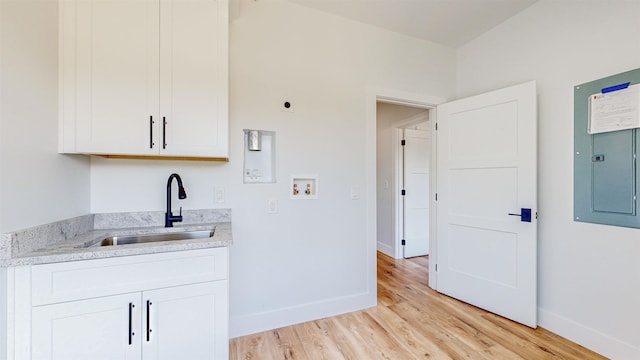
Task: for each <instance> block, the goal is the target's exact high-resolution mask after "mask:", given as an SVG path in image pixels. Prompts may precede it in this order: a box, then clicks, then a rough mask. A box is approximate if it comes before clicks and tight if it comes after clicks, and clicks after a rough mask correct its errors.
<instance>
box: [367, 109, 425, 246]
mask: <svg viewBox="0 0 640 360" xmlns="http://www.w3.org/2000/svg"><path fill="white" fill-rule="evenodd" d="M418 115H420V116H421V117H422V119H423V121H426V120H428V112H427V110H426V109H419V108H413V107H408V106H402V105H393V104H386V103H378V104H377V124H376V128H377V133H376V140H377V143H376V155H377V161H376V165H377V167H376V178H377V189H376V193H377V198H376V200H377V219H378V223H377V226H378V231H377V234H378V250H379V251H382V252H384V253H385V254H387V255H389V256H392V257H394V258H396V257H401V254H397V252H396V244H395V241H394V239H395V236H396V227H395V217H396V212H395V210H396V203H395V200H396V197H395V196H394V193H395V191H396V183H397V180H398V174H397V169H396V160H397V155H398V151H397V149H395V146H397V145H399V144H398V142H397V137H398V132H397V131H396V129H397V128H398V127H399V126H402V125H407V120H408V119H410V118H412V117H415V116H418ZM425 124H426V122H425Z"/></svg>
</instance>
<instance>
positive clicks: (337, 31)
mask: <svg viewBox="0 0 640 360" xmlns="http://www.w3.org/2000/svg"><path fill="white" fill-rule="evenodd" d="M230 54H231V58H230V60H231V61H230V63H231V69H230V74H231V75H230V76H231V79H230V89H231V94H230V96H231V101H230V111H231V124H230V129H231V138H230V143H231V148H230V156H231V161H230V163H228V164H219V163H203V162H194V163H186V162H161V161H157V162H154V161H132V160H115V161H114V160H104V159H94V160H92V164H91V168H92V176H91V187H92V189H91V210H92V211H93V212H115V211H130V210H160V209H163V208H164V193H165V185H166V179H167V177H168V175H169V174H170V173H171V172H173V171H177V172H178V173H180V174H181V175H182V178H183V180H184V183H185V184H184V185H185V188H186V191H187V193H188V198H187V199H186V200H184V201H174V206H176V207H177V206H179V205H183V206H184V208H185V209H189V208H208V207H216V206H220V207H230V208H232V210H233V233H234V234H233V235H234V244H233V246H232V247H231V262H230V267H231V268H230V272H231V274H230V292H231V295H230V304H231V309H230V311H231V335H232V336H238V335H243V334H248V333H251V332H256V331H260V330H264V329H271V328H275V327H279V326H283V325H287V324H291V323H296V322H301V321H306V320H310V319H314V318H319V317H324V316H328V315H332V314H336V313H342V312H347V311H351V310H354V309H358V308H362V307H366V306H370V305H372V304H374V303H375V301H376V298H375V271H371V269H374V268H373V267H372V262H374V261H375V258H374V255H373V254H374V252H373V251H374V250H375V243H374V242H367V239H366V229H367V224H366V219H365V215H366V214H367V212H366V209H367V206H375V205H374V201H373V200H374V199H372V198H368V197H367V196H366V195H365V194H367V192H368V189H367V188H366V184H367V179H366V176H365V173H366V171H365V170H366V169H365V168H366V158H367V154H366V151H365V145H366V138H365V127H366V125H367V124H366V119H367V117H366V113H367V109H366V93H367V89H368V88H370V87H376V88H388V89H396V90H399V91H407V92H413V93H426V94H432V95H434V96H441V97H450V96H451V95H452V94H453V87H454V84H453V79H454V63H455V52H454V51H453V50H451V49H448V48H445V47H442V46H440V45H435V44H431V43H427V42H424V41H420V40H416V39H412V38H409V37H405V36H401V35H398V34H395V33H391V32H388V31H385V30H381V29H377V28H373V27H369V26H365V25H361V24H358V23H355V22H351V21H348V20H345V19H342V18H339V17H335V16H332V15H328V14H325V13H322V12H318V11H315V10H312V9H308V8H304V7H300V6H297V5H293V4H290V3H287V2H282V1H268V0H267V1H259V2H255V1H244V2H243V3H242V4H241V14H240V16H239V17H238V19H237V20H236V21H234V22H233V23H232V24H231V49H230ZM285 99H286V100H289V101H291V102H292V103H293V106H294V108H295V112H294V113H288V112H281V111H280V106H281V103H282V102H283V101H284V100H285ZM372 126H374V128H375V124H373V125H372ZM243 129H262V130H272V131H275V132H276V168H277V169H276V176H277V183H276V184H262V185H260V184H251V185H243V184H242V141H243V131H242V130H243ZM373 159H375V154H374V156H373ZM299 173H301V174H305V173H310V174H318V175H319V189H320V191H319V194H320V195H319V199H318V200H290V199H289V191H290V189H289V182H290V175H292V174H299ZM215 186H224V187H225V189H226V195H227V199H226V200H227V201H226V203H224V204H214V202H213V199H214V196H213V192H214V187H215ZM352 186H357V187H359V189H360V199H359V200H351V198H350V189H351V187H352ZM374 191H375V190H374ZM374 193H375V192H374ZM268 199H277V200H278V205H279V213H277V214H267V212H266V210H267V200H268Z"/></svg>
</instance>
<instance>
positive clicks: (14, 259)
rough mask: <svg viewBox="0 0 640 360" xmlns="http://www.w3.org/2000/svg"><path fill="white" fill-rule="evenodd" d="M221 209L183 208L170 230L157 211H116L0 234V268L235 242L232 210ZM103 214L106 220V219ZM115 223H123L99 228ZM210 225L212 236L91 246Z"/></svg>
mask: <svg viewBox="0 0 640 360" xmlns="http://www.w3.org/2000/svg"><path fill="white" fill-rule="evenodd" d="M224 211H226V212H223V211H220V210H198V211H193V212H191V213H188V212H187V211H185V214H184V215H185V216H184V217H185V223H184V224H183V223H176V224H175V225H174V227H171V228H165V227H163V226H161V225H158V217H159V216H158V214H156V212H149V213H118V214H107V215H108V216H104V215H105V214H95V215H94V214H90V215H86V216H84V217H78V218H73V219H68V220H64V221H60V222H56V223H51V224H45V225H41V226H39V227H35V228H32V229H27V230H23V231H19V232H14V233H7V234H2V238H0V267H7V266H21V265H37V264H47V263H57V262H67V261H77V260H89V259H101V258H109V257H116V256H131V255H143V254H153V253H161V252H170V251H184V250H195V249H205V248H212V247H223V246H230V245H231V244H232V242H233V237H232V232H231V214H230V210H224ZM132 214H133V216H132ZM203 214H204V215H203ZM161 215H163V214H161ZM104 218H108V219H109V220H108V221H105V220H104ZM114 219H115V220H117V221H114ZM140 219H143V220H142V221H141V220H140ZM160 219H161V216H160ZM116 224H118V225H122V226H119V227H112V228H103V227H107V226H113V225H116ZM141 225H142V226H141ZM214 227H215V232H214V236H213V237H211V238H204V239H188V240H172V241H161V242H149V243H139V244H127V245H115V246H96V247H90V246H91V245H93V244H96V243H98V242H100V241H101V240H103V239H105V238H107V237H110V236H126V235H139V234H151V233H168V232H179V231H193V230H208V229H211V228H214Z"/></svg>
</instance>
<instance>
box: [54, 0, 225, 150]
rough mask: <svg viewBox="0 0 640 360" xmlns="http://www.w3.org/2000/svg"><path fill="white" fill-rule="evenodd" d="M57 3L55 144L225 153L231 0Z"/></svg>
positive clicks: (74, 147) (66, 147) (71, 147)
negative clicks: (57, 128) (57, 131)
mask: <svg viewBox="0 0 640 360" xmlns="http://www.w3.org/2000/svg"><path fill="white" fill-rule="evenodd" d="M60 6H61V9H60V15H61V19H60V54H61V56H60V58H61V61H60V75H61V76H60V95H61V97H60V99H61V101H60V152H63V153H85V154H100V155H131V156H140V155H141V156H173V157H209V158H228V66H229V64H228V46H229V43H228V0H159V1H158V0H128V1H119V0H63V1H62V2H61V5H60Z"/></svg>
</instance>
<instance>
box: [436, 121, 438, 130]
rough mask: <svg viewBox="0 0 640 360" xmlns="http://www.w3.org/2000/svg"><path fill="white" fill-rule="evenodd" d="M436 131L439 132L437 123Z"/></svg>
mask: <svg viewBox="0 0 640 360" xmlns="http://www.w3.org/2000/svg"><path fill="white" fill-rule="evenodd" d="M436 131H438V123H436Z"/></svg>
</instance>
